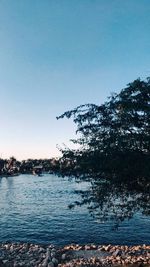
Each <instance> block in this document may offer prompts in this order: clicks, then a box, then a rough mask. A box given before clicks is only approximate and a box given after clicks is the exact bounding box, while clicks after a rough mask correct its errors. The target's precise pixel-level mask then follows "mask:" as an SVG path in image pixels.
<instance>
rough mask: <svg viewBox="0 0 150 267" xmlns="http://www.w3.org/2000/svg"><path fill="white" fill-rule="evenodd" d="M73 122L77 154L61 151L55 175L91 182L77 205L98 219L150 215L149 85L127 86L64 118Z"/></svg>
mask: <svg viewBox="0 0 150 267" xmlns="http://www.w3.org/2000/svg"><path fill="white" fill-rule="evenodd" d="M64 117H66V118H71V117H72V118H73V121H74V122H75V124H76V125H77V133H78V134H79V137H78V138H77V139H76V140H72V141H73V142H74V143H76V144H77V145H78V148H77V149H74V150H72V149H68V148H65V149H62V150H61V151H62V154H63V156H62V158H61V174H62V175H68V176H74V177H77V178H78V179H81V180H83V179H87V180H89V181H91V188H90V190H89V191H87V192H81V194H82V202H81V203H77V204H78V205H82V204H87V205H88V208H89V210H90V211H91V212H92V214H94V215H96V216H98V217H99V218H102V219H115V220H116V221H118V222H119V221H122V220H124V219H125V218H131V217H132V216H133V215H134V213H135V212H136V211H141V212H142V213H144V214H146V215H149V214H150V79H147V80H146V81H142V80H140V79H137V80H135V81H134V82H132V83H130V84H129V85H128V86H127V87H126V88H125V89H123V90H121V92H120V93H119V94H113V95H112V96H111V97H109V98H108V100H107V101H106V102H105V103H104V104H102V105H100V106H99V105H95V104H87V105H81V106H78V107H77V108H75V109H73V110H71V111H67V112H65V113H64V114H63V115H61V116H59V117H58V119H60V118H64Z"/></svg>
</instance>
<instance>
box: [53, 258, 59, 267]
mask: <svg viewBox="0 0 150 267" xmlns="http://www.w3.org/2000/svg"><path fill="white" fill-rule="evenodd" d="M52 263H54V266H57V265H58V260H57V259H56V258H52Z"/></svg>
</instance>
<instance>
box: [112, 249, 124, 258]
mask: <svg viewBox="0 0 150 267" xmlns="http://www.w3.org/2000/svg"><path fill="white" fill-rule="evenodd" d="M121 254H122V252H121V251H120V250H119V249H117V250H116V251H114V252H113V254H112V255H113V256H115V257H117V256H121Z"/></svg>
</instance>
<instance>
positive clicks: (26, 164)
mask: <svg viewBox="0 0 150 267" xmlns="http://www.w3.org/2000/svg"><path fill="white" fill-rule="evenodd" d="M38 167H41V169H42V171H43V172H58V170H59V168H60V167H59V159H56V158H51V159H27V160H22V161H18V160H17V159H15V158H14V157H11V158H10V159H0V175H1V176H11V175H17V174H32V173H33V171H34V169H35V168H38Z"/></svg>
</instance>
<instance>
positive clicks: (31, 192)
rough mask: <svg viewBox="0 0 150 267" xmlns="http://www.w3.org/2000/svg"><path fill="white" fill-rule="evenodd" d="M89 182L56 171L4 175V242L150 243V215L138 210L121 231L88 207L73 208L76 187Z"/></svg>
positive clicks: (0, 235)
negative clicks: (78, 181) (96, 217)
mask: <svg viewBox="0 0 150 267" xmlns="http://www.w3.org/2000/svg"><path fill="white" fill-rule="evenodd" d="M87 186H88V185H87V184H86V183H85V182H84V183H81V184H80V183H79V184H77V183H75V182H74V181H68V179H67V178H60V177H57V176H54V175H44V176H43V177H37V176H32V175H20V176H17V177H8V178H0V242H5V241H21V242H37V243H54V244H59V245H61V244H66V243H72V242H75V243H93V242H95V243H105V244H106V243H112V244H115V243H117V244H137V243H149V240H150V229H149V224H150V219H149V218H148V217H145V216H142V215H139V214H137V215H136V216H134V218H133V219H131V220H130V221H129V222H128V221H125V222H123V223H122V224H121V226H120V227H119V229H118V231H112V230H111V223H110V222H107V223H105V224H103V223H101V222H99V221H95V220H94V219H93V218H91V217H90V215H89V213H88V211H87V210H86V208H85V207H78V208H75V209H74V210H69V209H68V205H69V204H70V203H72V202H73V201H76V200H78V198H79V196H78V195H76V194H75V193H74V191H75V190H80V189H84V188H85V189H86V187H87Z"/></svg>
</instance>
